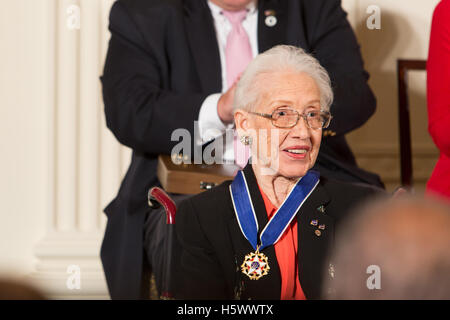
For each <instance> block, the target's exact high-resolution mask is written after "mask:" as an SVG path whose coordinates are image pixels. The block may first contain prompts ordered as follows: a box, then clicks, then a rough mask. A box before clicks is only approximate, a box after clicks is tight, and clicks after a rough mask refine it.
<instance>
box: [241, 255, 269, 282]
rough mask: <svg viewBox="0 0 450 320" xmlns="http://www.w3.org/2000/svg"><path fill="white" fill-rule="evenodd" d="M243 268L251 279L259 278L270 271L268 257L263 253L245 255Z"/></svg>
mask: <svg viewBox="0 0 450 320" xmlns="http://www.w3.org/2000/svg"><path fill="white" fill-rule="evenodd" d="M241 270H242V273H244V274H245V275H247V276H248V277H249V278H250V279H251V280H258V279H260V278H261V277H262V276H265V275H267V274H268V273H269V270H270V267H269V263H268V258H267V257H266V256H265V255H264V254H262V253H257V254H255V253H250V254H248V255H247V256H246V257H245V259H244V262H243V263H242V265H241Z"/></svg>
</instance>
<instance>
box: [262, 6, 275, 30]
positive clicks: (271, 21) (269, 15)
mask: <svg viewBox="0 0 450 320" xmlns="http://www.w3.org/2000/svg"><path fill="white" fill-rule="evenodd" d="M264 15H265V16H266V20H264V22H265V23H266V26H268V27H274V26H276V24H277V22H278V20H277V17H276V16H275V10H266V11H264Z"/></svg>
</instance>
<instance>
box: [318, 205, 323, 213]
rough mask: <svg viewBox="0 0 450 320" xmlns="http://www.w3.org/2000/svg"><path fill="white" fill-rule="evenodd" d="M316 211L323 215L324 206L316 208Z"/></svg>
mask: <svg viewBox="0 0 450 320" xmlns="http://www.w3.org/2000/svg"><path fill="white" fill-rule="evenodd" d="M317 211H319V212H320V213H325V206H323V205H322V206H320V207H318V208H317Z"/></svg>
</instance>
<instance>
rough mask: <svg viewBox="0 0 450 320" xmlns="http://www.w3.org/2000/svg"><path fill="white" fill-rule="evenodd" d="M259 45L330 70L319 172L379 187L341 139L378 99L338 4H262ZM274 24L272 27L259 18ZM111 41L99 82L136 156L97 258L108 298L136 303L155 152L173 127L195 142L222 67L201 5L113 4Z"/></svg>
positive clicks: (306, 0)
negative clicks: (331, 97)
mask: <svg viewBox="0 0 450 320" xmlns="http://www.w3.org/2000/svg"><path fill="white" fill-rule="evenodd" d="M258 9H259V18H258V19H259V20H258V45H259V50H260V51H261V52H262V51H265V50H267V49H269V48H271V47H273V46H275V45H278V44H290V45H296V46H299V47H302V48H304V49H305V50H306V51H308V52H311V53H313V54H314V55H315V56H316V57H317V58H318V60H319V61H320V62H321V63H322V65H323V66H324V67H325V68H326V69H327V70H328V71H329V73H330V76H331V79H332V81H333V88H334V92H335V103H334V105H333V106H332V109H331V110H332V113H333V116H334V119H333V121H332V124H331V127H330V130H331V131H333V132H335V134H336V135H335V136H334V137H331V136H330V137H326V138H324V139H323V142H322V147H321V152H320V155H319V159H318V167H317V168H318V169H319V170H320V171H321V172H322V173H323V174H326V175H331V176H333V175H336V177H337V178H342V179H348V180H353V181H360V182H366V183H371V184H378V185H379V184H380V181H379V179H378V177H377V176H376V175H372V174H370V173H368V172H365V171H363V170H361V169H359V168H357V167H356V162H355V159H354V157H353V154H352V152H351V150H350V148H349V147H348V145H347V142H346V140H345V137H344V134H345V133H347V132H349V131H351V130H353V129H355V128H358V127H359V126H361V125H362V124H364V123H365V122H366V121H367V119H368V118H369V117H370V116H371V115H372V114H373V113H374V111H375V98H374V96H373V94H372V92H371V90H370V88H369V87H368V85H367V79H368V74H367V73H366V72H365V71H364V69H363V63H362V59H361V55H360V52H359V46H358V44H357V42H356V39H355V36H354V34H353V31H352V29H351V27H350V25H349V23H348V21H347V19H346V14H345V12H344V11H343V10H342V8H341V6H340V1H338V0H259V2H258ZM269 9H270V10H274V11H275V14H276V17H277V20H278V23H277V24H276V26H274V27H268V26H266V25H265V23H264V19H265V16H264V12H265V11H266V10H269ZM109 28H110V31H111V40H110V42H109V48H108V53H107V58H106V63H105V68H104V72H103V76H102V77H101V81H102V88H103V99H104V104H105V114H106V122H107V126H108V128H109V129H110V130H111V131H112V132H113V133H114V135H115V136H116V138H117V139H118V140H119V141H120V142H121V143H122V144H124V145H126V146H128V147H130V148H131V149H133V156H132V159H131V165H130V167H129V169H128V171H127V173H126V176H125V178H124V180H123V182H122V184H121V187H120V190H119V193H118V195H117V197H116V198H115V199H114V200H113V201H112V202H111V203H110V204H109V205H108V206H107V208H106V209H105V213H106V215H107V216H108V224H107V229H106V233H105V238H104V241H103V245H102V250H101V258H102V262H103V267H104V271H105V274H106V279H107V283H108V287H109V291H110V294H111V297H112V298H132V299H135V298H139V297H141V295H140V284H141V283H142V282H141V277H142V263H143V256H142V252H143V248H142V231H143V230H142V229H143V228H142V225H143V221H144V218H145V212H146V210H147V207H146V193H147V191H148V189H149V188H150V187H151V186H155V185H158V184H159V182H158V180H157V178H156V164H157V156H158V154H170V152H171V149H172V148H173V146H175V145H176V144H177V143H178V141H171V134H172V132H173V131H174V130H175V129H178V128H185V129H187V130H189V132H190V133H191V136H192V137H193V136H194V121H195V120H197V119H198V114H199V110H200V107H201V105H202V103H203V101H204V100H205V98H206V97H207V96H208V95H209V94H212V93H217V92H220V91H221V89H222V88H221V66H220V58H219V49H218V47H217V40H216V36H215V31H214V25H213V19H212V16H211V13H210V11H209V8H208V5H207V3H206V0H119V1H117V2H115V3H114V5H113V7H112V9H111V14H110V26H109Z"/></svg>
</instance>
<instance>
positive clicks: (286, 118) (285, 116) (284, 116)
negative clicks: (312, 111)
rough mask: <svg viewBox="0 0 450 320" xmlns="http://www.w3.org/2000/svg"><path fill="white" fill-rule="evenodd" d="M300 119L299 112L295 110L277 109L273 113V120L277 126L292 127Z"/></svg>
mask: <svg viewBox="0 0 450 320" xmlns="http://www.w3.org/2000/svg"><path fill="white" fill-rule="evenodd" d="M297 120H298V113H297V112H296V111H293V110H283V109H280V110H275V111H274V112H273V113H272V121H273V124H274V125H275V126H276V127H280V128H290V127H293V126H295V124H296V123H297Z"/></svg>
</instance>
